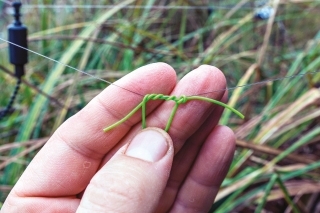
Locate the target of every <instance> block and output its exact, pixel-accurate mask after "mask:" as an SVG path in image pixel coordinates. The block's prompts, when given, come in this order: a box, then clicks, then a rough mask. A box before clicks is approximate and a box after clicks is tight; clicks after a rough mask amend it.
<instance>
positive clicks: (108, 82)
mask: <svg viewBox="0 0 320 213" xmlns="http://www.w3.org/2000/svg"><path fill="white" fill-rule="evenodd" d="M0 40H2V41H4V42H7V43H9V44H12V45H15V46H17V47H19V48H22V49H24V50H27V51H29V52H31V53H33V54H36V55H38V56H41V57H43V58H45V59H48V60H50V61H53V62H55V63H58V64H60V65H62V66H65V67H68V68H70V69H73V70H75V71H77V72H80V73H82V74H85V75H88V76H90V77H92V78H95V79H97V80H100V81H103V82H105V83H107V84H109V85H113V86H117V87H119V88H121V89H124V90H126V91H128V92H131V93H134V94H136V95H139V96H144V95H141V94H140V93H137V92H135V91H132V90H129V89H127V88H124V87H121V86H119V85H116V84H114V83H112V82H110V81H107V80H105V79H103V78H99V77H97V76H94V75H92V74H90V73H87V72H85V71H82V70H79V69H77V68H75V67H72V66H70V65H68V64H65V63H62V62H60V61H57V60H55V59H53V58H50V57H48V56H45V55H42V54H40V53H38V52H35V51H33V50H30V49H28V48H25V47H22V46H20V45H17V44H15V43H12V42H10V41H8V40H5V39H3V38H1V37H0Z"/></svg>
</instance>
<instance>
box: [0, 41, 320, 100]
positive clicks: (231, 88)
mask: <svg viewBox="0 0 320 213" xmlns="http://www.w3.org/2000/svg"><path fill="white" fill-rule="evenodd" d="M0 40H2V41H4V42H7V43H9V44H12V45H15V46H17V47H20V48H22V49H25V50H27V51H29V52H31V53H34V54H36V55H38V56H41V57H43V58H46V59H48V60H50V61H53V62H55V63H58V64H60V65H62V66H65V67H68V68H70V69H72V70H75V71H77V72H80V73H82V74H85V75H87V76H90V77H92V78H95V79H97V80H100V81H103V82H105V83H107V84H109V85H113V86H116V87H119V88H121V89H124V90H126V91H128V92H131V93H133V94H136V95H139V96H142V97H144V95H142V94H140V93H138V92H135V91H132V90H130V89H127V88H125V87H121V86H119V85H117V84H114V83H112V82H110V81H107V80H105V79H103V78H99V77H97V76H95V75H92V74H90V73H87V72H85V71H83V70H80V69H77V68H75V67H72V66H70V65H68V64H65V63H62V62H60V61H57V60H55V59H52V58H50V57H48V56H45V55H42V54H40V53H38V52H35V51H33V50H30V49H28V48H24V47H21V46H19V45H17V44H14V43H12V42H9V41H7V40H5V39H3V38H1V37H0ZM319 72H320V71H312V72H307V73H301V74H295V75H290V76H285V77H279V78H271V79H267V80H264V81H259V82H255V83H251V84H245V85H239V86H235V87H229V88H225V89H220V90H214V91H210V92H204V93H200V94H196V95H206V94H210V93H215V92H222V91H230V90H235V89H237V88H241V87H251V86H256V85H261V84H266V83H268V82H274V81H280V80H283V79H291V78H295V77H302V76H304V75H307V74H316V73H319Z"/></svg>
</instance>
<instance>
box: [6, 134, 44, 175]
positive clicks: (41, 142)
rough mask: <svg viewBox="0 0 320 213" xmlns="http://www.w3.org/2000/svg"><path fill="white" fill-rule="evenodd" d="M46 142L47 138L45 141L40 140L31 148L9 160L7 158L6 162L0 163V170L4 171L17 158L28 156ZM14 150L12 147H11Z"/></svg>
mask: <svg viewBox="0 0 320 213" xmlns="http://www.w3.org/2000/svg"><path fill="white" fill-rule="evenodd" d="M46 142H47V138H45V139H41V140H37V141H36V142H35V143H33V145H32V146H30V147H28V148H26V149H24V150H23V151H22V152H20V153H19V154H17V155H14V156H12V157H10V158H8V159H7V160H5V161H4V162H2V163H0V170H2V169H4V168H5V167H6V166H8V165H9V164H10V163H12V162H15V161H16V160H18V159H19V158H21V157H23V156H25V155H27V154H29V153H30V152H32V151H34V150H36V149H38V148H40V147H41V146H43V145H44V144H45V143H46ZM20 147H22V146H20ZM12 148H14V147H12Z"/></svg>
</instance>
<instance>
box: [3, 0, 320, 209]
mask: <svg viewBox="0 0 320 213" xmlns="http://www.w3.org/2000/svg"><path fill="white" fill-rule="evenodd" d="M26 2H28V3H25V4H24V11H23V13H24V16H23V22H24V23H25V24H26V25H27V26H28V28H29V48H30V49H32V50H34V51H36V52H39V53H41V54H44V55H45V56H47V57H50V58H53V59H55V60H57V61H59V62H61V63H64V64H68V65H70V66H73V67H76V68H78V69H80V70H84V71H85V72H88V73H90V74H92V75H94V76H97V77H99V78H103V79H106V80H108V81H114V80H116V79H118V78H120V77H121V76H123V75H125V74H126V73H127V72H130V71H132V70H134V69H135V68H137V67H140V66H142V65H145V64H148V63H152V62H157V61H163V62H166V63H168V64H170V65H172V66H173V67H174V68H175V70H176V71H177V75H178V76H179V77H182V76H183V75H185V74H186V73H187V72H189V71H190V70H192V69H193V68H196V67H198V66H199V65H201V64H204V63H205V64H211V65H214V66H216V67H219V68H220V69H221V70H223V72H224V73H225V75H226V76H227V79H228V86H229V88H232V87H235V86H237V85H238V86H239V85H246V84H251V85H250V86H247V87H238V88H236V89H230V91H229V96H230V99H229V104H230V105H231V106H234V107H236V109H238V110H239V111H241V112H243V113H244V114H245V116H246V120H244V121H243V120H241V119H239V118H237V117H236V116H234V115H232V114H231V113H229V112H227V111H225V113H224V115H223V117H222V119H221V123H222V124H227V125H229V126H230V127H232V128H233V129H234V131H235V133H236V135H237V139H238V141H237V146H238V148H237V151H236V153H235V157H234V161H233V164H232V166H231V168H230V171H229V174H228V177H227V178H226V179H225V181H224V182H223V186H222V188H221V191H220V193H219V194H218V196H217V198H216V201H215V203H214V204H213V207H212V211H215V212H232V211H233V212H266V211H268V212H315V211H316V208H317V210H318V211H319V208H320V207H319V204H317V203H320V184H319V180H320V173H319V171H320V168H319V167H320V126H319V121H320V108H319V104H320V91H319V89H318V87H319V82H320V74H319V70H320V31H319V26H320V19H319V18H317V16H319V15H318V14H319V12H320V2H319V1H308V0H295V1H285V0H283V1H280V0H270V2H269V3H270V5H271V6H272V7H273V8H274V11H275V12H276V13H271V15H270V17H269V18H268V19H266V20H261V19H258V18H255V17H254V16H255V9H254V6H255V2H254V1H249V0H242V1H235V0H226V1H206V0H204V1H196V0H178V1H161V0H126V1H115V0H96V1H92V3H93V5H92V6H93V7H72V6H76V5H84V4H86V3H87V1H67V0H63V1H59V4H63V5H68V6H65V7H61V8H58V7H50V5H53V4H54V5H57V2H56V1H51V0H43V1H33V0H30V1H26ZM207 2H211V3H207ZM28 4H30V5H29V6H28ZM37 4H41V5H45V7H35V5H37ZM95 5H96V7H94V6H95ZM97 5H100V6H97ZM101 5H102V6H103V5H104V7H101ZM108 5H118V6H117V7H108ZM203 5H205V7H198V6H203ZM0 6H1V8H2V10H3V12H2V13H1V21H0V24H1V25H0V26H1V31H0V32H1V34H0V35H1V38H6V26H7V25H8V24H9V23H10V22H11V21H12V18H11V16H10V15H9V14H8V13H7V11H8V9H9V5H7V4H6V3H4V2H3V1H0ZM159 6H161V7H159ZM162 6H163V7H162ZM177 6H182V7H177ZM0 69H1V71H0V85H1V96H0V106H1V107H5V106H6V104H7V102H8V100H9V97H10V95H11V93H12V91H13V89H14V85H15V78H13V77H12V75H11V74H10V73H12V70H13V68H12V66H11V65H10V64H9V62H8V54H7V44H6V43H4V42H1V43H0ZM300 74H305V75H300ZM292 75H296V76H295V77H291V78H285V79H280V80H277V81H265V82H263V83H259V84H253V83H255V82H260V81H264V80H267V79H274V78H283V77H285V76H292ZM106 86H107V85H106V83H104V82H102V81H99V80H97V79H94V78H90V77H88V76H86V75H83V74H81V73H79V72H75V71H74V70H72V69H69V68H67V67H65V66H63V65H61V64H57V63H55V62H53V61H49V60H47V59H45V58H43V57H40V56H38V55H35V54H32V53H29V63H28V65H27V68H26V75H25V77H24V83H23V85H22V88H21V90H20V92H19V95H18V98H17V100H16V102H15V104H14V108H15V110H14V112H13V113H11V114H10V115H9V116H7V117H6V118H5V119H2V120H0V156H1V157H0V207H1V202H3V201H4V199H5V197H6V196H7V193H8V192H9V191H10V189H11V187H12V185H13V184H14V183H15V182H16V181H17V179H18V178H19V176H20V174H21V173H22V171H23V170H24V168H25V167H26V166H27V164H28V162H30V160H31V159H32V157H33V156H34V155H35V154H36V152H37V151H38V150H39V149H40V148H41V146H42V145H43V144H44V143H45V141H46V139H47V137H49V136H50V135H51V134H52V133H53V132H54V130H55V129H56V128H57V127H58V126H59V125H60V124H61V123H62V122H63V121H64V120H66V119H67V118H68V117H70V116H71V115H73V114H74V113H76V112H77V111H79V110H80V109H81V108H82V107H83V106H84V105H85V104H86V103H87V102H88V101H89V100H90V99H91V98H93V97H94V96H95V95H96V94H98V93H99V92H100V91H101V90H102V89H103V88H105V87H106ZM102 128H103V127H102ZM317 205H318V206H317Z"/></svg>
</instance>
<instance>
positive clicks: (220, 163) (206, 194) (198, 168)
mask: <svg viewBox="0 0 320 213" xmlns="http://www.w3.org/2000/svg"><path fill="white" fill-rule="evenodd" d="M234 150H235V136H234V133H233V132H232V130H231V129H229V128H228V127H225V126H217V127H216V128H215V129H214V131H213V132H212V133H211V134H210V135H209V137H208V138H207V140H206V142H205V143H204V144H203V147H202V148H201V150H200V152H199V154H198V156H197V159H196V161H195V163H194V165H193V167H192V169H191V171H190V172H189V174H188V176H187V178H186V179H185V181H184V183H183V185H182V186H181V188H180V190H179V193H178V195H177V198H176V200H175V202H174V205H173V206H172V208H171V212H208V210H209V209H210V207H211V205H212V203H213V201H214V198H215V196H216V194H217V193H218V190H219V188H220V185H221V183H222V181H223V179H224V178H225V176H226V174H227V172H228V169H229V166H230V164H231V161H232V158H233V155H234Z"/></svg>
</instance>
